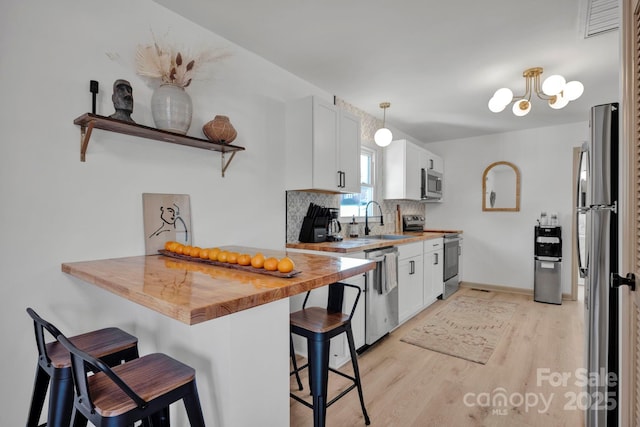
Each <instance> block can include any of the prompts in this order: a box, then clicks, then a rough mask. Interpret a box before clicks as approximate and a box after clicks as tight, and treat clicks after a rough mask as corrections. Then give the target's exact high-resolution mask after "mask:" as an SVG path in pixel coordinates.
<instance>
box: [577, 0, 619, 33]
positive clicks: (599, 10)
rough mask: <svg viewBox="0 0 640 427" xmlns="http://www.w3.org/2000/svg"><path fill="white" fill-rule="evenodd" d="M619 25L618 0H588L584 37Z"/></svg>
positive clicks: (604, 31) (610, 29)
mask: <svg viewBox="0 0 640 427" xmlns="http://www.w3.org/2000/svg"><path fill="white" fill-rule="evenodd" d="M619 27H620V8H619V6H618V0H588V1H587V16H586V23H585V35H584V36H585V38H588V37H593V36H597V35H600V34H602V33H606V32H608V31H612V30H617V29H618V28H619Z"/></svg>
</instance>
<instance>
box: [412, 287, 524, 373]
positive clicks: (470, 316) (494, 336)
mask: <svg viewBox="0 0 640 427" xmlns="http://www.w3.org/2000/svg"><path fill="white" fill-rule="evenodd" d="M517 306H518V304H516V303H512V302H505V301H494V300H487V299H481V298H474V297H468V296H460V297H457V298H455V299H453V300H452V301H451V302H449V303H448V304H447V305H446V306H444V307H443V308H442V309H441V310H440V311H439V312H437V313H435V314H433V315H430V316H429V317H428V318H427V319H425V323H424V324H423V325H421V326H419V327H417V328H415V329H413V330H412V331H411V332H409V333H408V334H407V335H405V336H404V337H403V338H402V339H401V341H404V342H406V343H409V344H413V345H416V346H418V347H422V348H426V349H429V350H433V351H437V352H440V353H444V354H448V355H450V356H455V357H459V358H461V359H465V360H470V361H471V362H476V363H482V364H483V365H484V364H486V363H487V361H488V360H489V358H490V357H491V355H492V354H493V351H494V350H495V348H496V345H497V344H498V342H499V341H500V338H501V337H502V335H503V333H504V331H505V330H506V329H507V327H508V326H509V322H510V320H511V317H512V316H513V314H514V313H515V311H516V307H517Z"/></svg>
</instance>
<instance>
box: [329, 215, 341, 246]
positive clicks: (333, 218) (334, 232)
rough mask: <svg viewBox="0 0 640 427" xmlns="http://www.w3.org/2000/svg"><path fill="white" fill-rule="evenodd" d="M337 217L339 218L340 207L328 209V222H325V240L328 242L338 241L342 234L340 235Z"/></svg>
mask: <svg viewBox="0 0 640 427" xmlns="http://www.w3.org/2000/svg"><path fill="white" fill-rule="evenodd" d="M338 218H340V209H336V208H331V209H329V223H328V224H327V241H329V242H339V241H341V240H342V236H341V235H340V232H341V231H342V226H341V225H340V221H338Z"/></svg>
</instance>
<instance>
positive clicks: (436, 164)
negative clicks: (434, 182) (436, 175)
mask: <svg viewBox="0 0 640 427" xmlns="http://www.w3.org/2000/svg"><path fill="white" fill-rule="evenodd" d="M425 151H426V154H427V156H426V165H425V166H426V168H427V169H431V170H434V171H436V172H440V173H441V174H443V173H444V161H443V160H442V157H440V156H438V155H437V154H433V153H432V152H431V151H428V150H425Z"/></svg>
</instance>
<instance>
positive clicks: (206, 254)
mask: <svg viewBox="0 0 640 427" xmlns="http://www.w3.org/2000/svg"><path fill="white" fill-rule="evenodd" d="M200 258H201V259H209V249H207V248H204V249H202V250H201V251H200Z"/></svg>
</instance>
